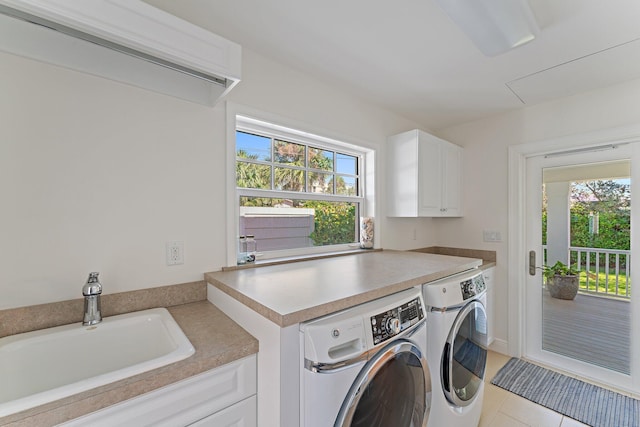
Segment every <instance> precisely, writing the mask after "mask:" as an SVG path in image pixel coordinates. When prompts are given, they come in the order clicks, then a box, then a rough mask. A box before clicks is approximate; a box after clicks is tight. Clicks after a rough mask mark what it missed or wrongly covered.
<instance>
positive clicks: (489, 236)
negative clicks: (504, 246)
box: [482, 230, 502, 242]
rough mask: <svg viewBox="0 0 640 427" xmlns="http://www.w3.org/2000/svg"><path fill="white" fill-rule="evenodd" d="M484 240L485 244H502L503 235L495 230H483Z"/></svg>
mask: <svg viewBox="0 0 640 427" xmlns="http://www.w3.org/2000/svg"><path fill="white" fill-rule="evenodd" d="M482 240H484V241H485V242H502V235H501V234H500V232H499V231H495V230H482Z"/></svg>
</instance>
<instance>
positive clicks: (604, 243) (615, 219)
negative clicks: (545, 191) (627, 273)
mask: <svg viewBox="0 0 640 427" xmlns="http://www.w3.org/2000/svg"><path fill="white" fill-rule="evenodd" d="M570 199H571V206H570V216H571V223H570V227H571V231H570V232H571V241H570V246H576V247H583V248H602V249H620V250H629V249H630V248H631V210H630V206H631V194H630V188H629V184H625V183H624V181H621V180H598V181H587V182H574V183H572V184H571V193H570ZM596 216H597V217H599V221H597V222H598V223H599V229H598V230H597V231H598V232H597V233H595V232H594V225H593V222H594V218H595V217H596ZM542 243H543V244H544V245H546V244H547V209H546V202H545V203H543V212H542ZM576 256H577V254H575V253H574V254H572V259H571V260H570V262H571V264H576V263H577V261H578V260H577V258H576ZM590 257H591V258H590V259H589V264H590V265H591V266H595V265H596V264H598V265H599V266H600V267H601V268H604V267H605V264H606V258H605V255H604V254H601V255H600V256H599V257H598V258H596V254H595V253H592V254H591V255H590ZM586 262H587V259H586V254H583V255H582V259H581V265H583V266H584V265H586ZM615 262H616V260H615V256H611V257H610V258H609V267H611V268H615ZM626 262H627V259H626V257H625V256H621V257H620V259H619V268H622V269H624V267H625V266H626Z"/></svg>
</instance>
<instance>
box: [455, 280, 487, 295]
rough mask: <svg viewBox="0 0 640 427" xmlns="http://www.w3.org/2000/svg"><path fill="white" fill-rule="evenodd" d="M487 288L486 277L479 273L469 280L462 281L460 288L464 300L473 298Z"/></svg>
mask: <svg viewBox="0 0 640 427" xmlns="http://www.w3.org/2000/svg"><path fill="white" fill-rule="evenodd" d="M486 289H487V285H486V284H485V283H484V277H482V274H478V275H476V276H473V277H472V278H470V279H468V280H465V281H462V282H460V290H461V291H462V299H464V300H468V299H469V298H473V297H475V296H476V295H478V294H480V293H482V292H484V291H485V290H486Z"/></svg>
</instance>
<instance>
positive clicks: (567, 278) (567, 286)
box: [542, 261, 579, 300]
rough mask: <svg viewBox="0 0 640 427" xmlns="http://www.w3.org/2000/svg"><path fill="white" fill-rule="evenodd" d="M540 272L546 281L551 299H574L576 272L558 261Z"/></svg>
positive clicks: (576, 282) (577, 281) (576, 290)
mask: <svg viewBox="0 0 640 427" xmlns="http://www.w3.org/2000/svg"><path fill="white" fill-rule="evenodd" d="M542 270H543V274H544V277H545V278H546V279H547V289H548V290H549V293H550V294H551V296H552V297H553V298H559V299H567V300H572V299H574V298H575V297H576V294H577V293H578V287H579V278H578V273H579V272H578V270H576V269H575V268H573V267H571V266H567V265H565V264H563V263H562V262H560V261H558V262H556V263H555V264H554V265H552V266H551V267H549V266H548V265H545V266H544V267H543V268H542Z"/></svg>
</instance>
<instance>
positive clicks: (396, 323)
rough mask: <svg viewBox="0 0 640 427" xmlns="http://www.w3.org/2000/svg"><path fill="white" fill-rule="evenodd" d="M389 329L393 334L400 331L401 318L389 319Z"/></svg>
mask: <svg viewBox="0 0 640 427" xmlns="http://www.w3.org/2000/svg"><path fill="white" fill-rule="evenodd" d="M387 331H389V332H390V333H392V334H393V335H395V334H397V333H398V332H400V319H398V318H395V317H392V318H390V319H388V320H387Z"/></svg>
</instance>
